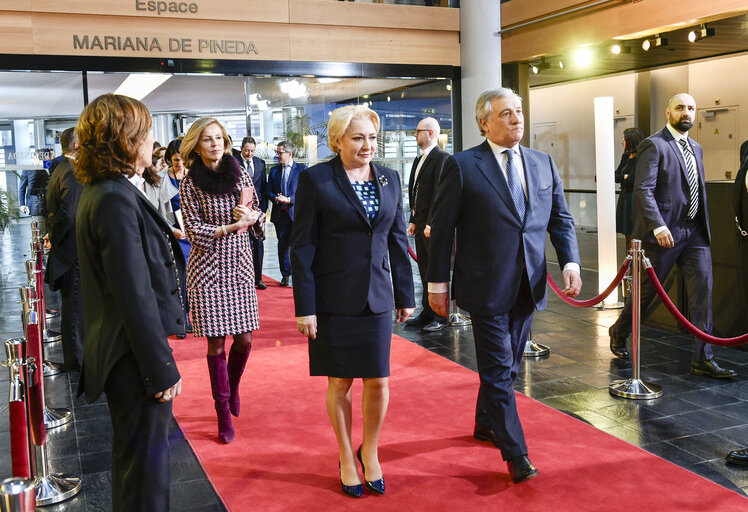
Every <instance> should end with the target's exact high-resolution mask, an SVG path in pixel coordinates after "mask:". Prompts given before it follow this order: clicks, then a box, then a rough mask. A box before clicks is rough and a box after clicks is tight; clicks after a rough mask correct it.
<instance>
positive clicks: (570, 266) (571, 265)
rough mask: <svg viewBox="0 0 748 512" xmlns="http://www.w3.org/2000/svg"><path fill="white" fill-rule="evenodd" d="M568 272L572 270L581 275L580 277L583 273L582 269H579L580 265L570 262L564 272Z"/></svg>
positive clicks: (565, 266)
mask: <svg viewBox="0 0 748 512" xmlns="http://www.w3.org/2000/svg"><path fill="white" fill-rule="evenodd" d="M567 270H571V271H573V272H576V273H577V274H580V275H581V273H582V272H581V270H582V269H581V268H580V267H579V263H575V262H573V261H570V262H569V263H567V264H566V265H564V270H563V271H564V272H566V271H567Z"/></svg>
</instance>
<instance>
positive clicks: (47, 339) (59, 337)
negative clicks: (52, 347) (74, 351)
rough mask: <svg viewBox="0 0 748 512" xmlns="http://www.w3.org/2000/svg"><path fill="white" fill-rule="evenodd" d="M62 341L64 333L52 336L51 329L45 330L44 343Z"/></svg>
mask: <svg viewBox="0 0 748 512" xmlns="http://www.w3.org/2000/svg"><path fill="white" fill-rule="evenodd" d="M60 340H62V333H60V334H52V333H51V332H50V330H49V329H44V343H55V342H57V341H60Z"/></svg>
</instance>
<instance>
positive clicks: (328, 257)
mask: <svg viewBox="0 0 748 512" xmlns="http://www.w3.org/2000/svg"><path fill="white" fill-rule="evenodd" d="M378 130H379V116H378V115H377V114H376V112H374V111H373V110H371V109H369V108H367V107H364V106H360V105H349V106H345V107H341V108H338V109H336V110H335V111H334V112H333V113H332V115H331V116H330V121H329V124H328V138H329V144H330V148H331V149H332V150H333V151H334V152H335V153H337V156H336V157H335V158H333V159H332V160H330V161H328V162H324V163H321V164H318V165H315V166H313V167H311V168H309V169H307V170H305V171H304V172H302V174H301V175H300V177H299V184H298V188H297V189H296V221H295V224H294V228H293V232H292V235H291V271H292V275H293V282H294V288H293V292H294V301H295V304H296V324H297V327H298V330H299V332H301V333H302V334H304V335H306V336H308V338H309V369H310V374H311V375H325V376H327V382H328V384H327V398H326V403H327V413H328V416H329V417H330V422H331V423H332V427H333V430H334V431H335V436H336V438H337V441H338V448H339V459H340V460H339V463H340V483H341V488H342V490H343V492H344V493H345V494H347V495H349V496H351V497H355V498H358V497H359V496H361V494H362V492H363V485H362V483H361V480H360V478H359V473H358V468H357V466H356V458H358V460H359V461H360V462H361V466H362V470H363V475H364V481H365V483H366V487H367V488H368V489H369V490H370V491H372V492H374V493H377V494H384V490H385V487H384V476H383V474H382V469H381V467H380V464H379V452H378V449H379V436H380V434H381V431H382V424H383V423H384V417H385V413H386V412H387V405H388V402H389V387H388V379H389V375H390V343H391V339H392V309H393V303H394V306H395V310H396V314H395V321H396V322H403V321H405V320H407V319H408V317H409V316H410V315H411V314H412V313H413V310H414V308H415V299H414V293H413V275H412V272H411V267H410V261H409V260H408V241H407V235H406V232H405V218H404V217H403V206H402V192H401V187H400V177H399V176H398V174H397V172H395V171H394V170H392V169H389V168H387V167H383V166H381V165H378V164H375V163H373V162H372V159H373V158H374V156H375V154H376V149H377V131H378ZM390 273H391V274H392V278H390ZM355 378H361V379H363V386H364V390H363V399H362V409H363V420H364V425H363V441H362V444H361V446H360V447H359V448H358V450H357V451H354V448H353V441H352V438H351V430H352V425H351V423H352V422H351V417H352V404H351V386H352V384H353V380H354V379H355Z"/></svg>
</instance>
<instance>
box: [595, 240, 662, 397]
mask: <svg viewBox="0 0 748 512" xmlns="http://www.w3.org/2000/svg"><path fill="white" fill-rule="evenodd" d="M632 244H633V245H632V253H633V256H634V261H633V262H632V265H631V275H632V282H631V305H632V317H631V322H632V331H631V333H632V336H633V343H632V346H631V361H632V363H633V366H634V367H633V372H632V376H631V378H630V379H623V380H614V381H613V382H611V383H610V386H609V388H608V389H609V391H610V394H611V395H614V396H618V397H621V398H633V399H639V400H649V399H652V398H659V397H661V396H662V387H660V386H658V385H657V384H651V383H649V382H644V381H643V380H641V379H640V378H639V373H640V366H641V357H640V353H641V351H640V348H641V330H640V328H641V275H642V274H641V267H642V258H643V251H642V248H641V247H642V243H641V240H633V241H632ZM644 264H645V265H646V266H647V267H650V266H651V264H650V263H649V260H648V259H647V258H644Z"/></svg>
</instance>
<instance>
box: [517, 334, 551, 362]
mask: <svg viewBox="0 0 748 512" xmlns="http://www.w3.org/2000/svg"><path fill="white" fill-rule="evenodd" d="M550 353H551V349H550V348H549V347H548V346H546V345H543V344H541V343H535V342H534V341H533V340H532V331H530V334H529V336H528V337H527V343H525V351H524V352H523V353H522V356H523V357H543V356H547V355H548V354H550Z"/></svg>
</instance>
